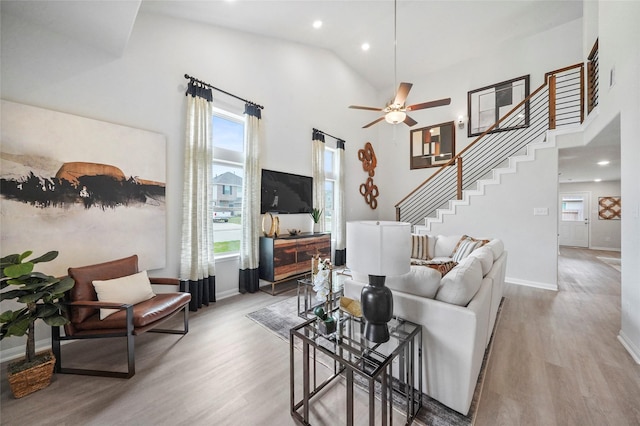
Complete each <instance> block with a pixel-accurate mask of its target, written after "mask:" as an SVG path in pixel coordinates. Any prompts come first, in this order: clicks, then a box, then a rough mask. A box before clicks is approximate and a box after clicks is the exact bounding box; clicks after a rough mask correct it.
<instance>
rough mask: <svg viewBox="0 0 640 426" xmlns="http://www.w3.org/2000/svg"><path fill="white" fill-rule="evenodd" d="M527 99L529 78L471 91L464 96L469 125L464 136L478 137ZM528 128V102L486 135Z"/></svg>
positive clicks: (519, 78) (515, 79)
mask: <svg viewBox="0 0 640 426" xmlns="http://www.w3.org/2000/svg"><path fill="white" fill-rule="evenodd" d="M528 96H529V76H528V75H525V76H522V77H518V78H514V79H512V80H507V81H503V82H501V83H497V84H492V85H490V86H486V87H481V88H479V89H476V90H472V91H470V92H468V94H467V114H468V116H469V124H468V126H467V135H468V136H469V137H472V136H479V135H481V134H482V133H484V132H485V131H486V130H487V129H489V128H490V127H491V126H493V125H494V124H495V123H496V122H498V120H500V118H502V117H504V115H505V114H507V113H508V112H509V111H511V110H512V109H514V108H515V107H516V106H518V105H519V104H520V103H522V101H524V100H525V99H526V98H527V97H528ZM528 126H529V102H528V101H527V102H525V103H524V104H522V105H520V106H519V107H518V110H517V111H514V114H512V116H511V117H509V118H508V119H506V120H505V121H504V122H502V123H498V124H497V125H496V126H495V127H494V128H493V129H492V130H491V131H490V132H489V133H495V132H504V131H507V130H514V129H521V128H524V127H528Z"/></svg>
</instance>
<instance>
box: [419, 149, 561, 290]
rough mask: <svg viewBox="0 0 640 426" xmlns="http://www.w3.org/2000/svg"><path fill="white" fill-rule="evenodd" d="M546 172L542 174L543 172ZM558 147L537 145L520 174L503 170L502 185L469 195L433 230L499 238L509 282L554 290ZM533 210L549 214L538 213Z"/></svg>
mask: <svg viewBox="0 0 640 426" xmlns="http://www.w3.org/2000/svg"><path fill="white" fill-rule="evenodd" d="M541 170H544V173H540V171H541ZM557 176H558V151H557V150H556V149H555V148H548V149H539V150H537V151H536V152H535V161H526V162H521V163H518V165H517V173H513V174H504V175H502V176H501V178H500V184H499V185H488V186H486V187H485V194H484V196H474V197H471V204H470V205H469V206H461V207H457V208H456V214H455V215H447V216H445V218H444V221H443V223H434V224H432V225H431V231H430V233H431V234H435V235H438V234H441V235H461V234H467V235H469V236H472V237H474V238H500V239H501V240H502V241H503V242H504V246H505V250H507V251H508V252H509V258H508V261H507V270H506V280H507V281H508V282H510V283H515V284H522V285H528V286H533V287H540V288H545V289H551V290H555V289H557V287H558V262H557V252H558V240H557V223H558V212H557V210H558V208H557V205H558V201H557V195H556V194H557V187H558V182H557ZM535 208H545V209H547V211H548V213H549V214H548V215H542V216H534V214H533V211H534V209H535Z"/></svg>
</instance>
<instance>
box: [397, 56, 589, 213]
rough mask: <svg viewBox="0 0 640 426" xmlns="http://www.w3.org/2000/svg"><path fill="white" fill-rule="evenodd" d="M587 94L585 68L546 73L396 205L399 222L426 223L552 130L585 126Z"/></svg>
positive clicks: (573, 67)
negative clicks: (522, 96)
mask: <svg viewBox="0 0 640 426" xmlns="http://www.w3.org/2000/svg"><path fill="white" fill-rule="evenodd" d="M582 93H583V64H576V65H572V66H570V67H566V68H562V69H560V70H557V71H552V72H550V73H547V75H546V78H545V82H544V84H542V85H541V86H540V87H539V88H537V89H536V90H535V91H534V92H533V93H532V94H531V95H529V96H528V97H527V98H526V99H524V100H523V101H522V102H520V103H519V104H518V105H516V106H515V107H514V108H513V109H512V110H511V111H509V112H508V113H507V114H506V115H504V116H503V117H502V118H501V119H500V120H498V121H497V122H496V123H494V124H493V125H492V126H491V127H489V128H488V129H487V130H486V131H485V132H484V133H483V134H481V135H480V136H478V137H477V138H476V139H475V140H474V141H473V142H471V143H470V144H469V145H468V146H467V147H465V148H464V149H463V150H462V151H461V152H460V153H458V154H457V155H456V156H455V157H453V158H452V159H451V160H450V161H449V162H448V163H447V164H445V165H444V166H442V167H441V168H440V169H438V170H437V171H436V172H435V173H434V174H433V175H431V177H429V178H428V179H427V180H425V181H424V182H423V183H422V184H421V185H420V186H418V187H417V188H416V189H414V190H413V191H412V192H411V193H409V195H407V196H406V197H405V198H403V199H402V200H401V201H400V202H399V203H398V204H396V206H395V207H396V220H399V221H402V222H409V223H411V224H412V225H420V224H424V223H425V218H427V217H434V216H435V214H436V211H437V210H438V209H441V208H445V207H447V206H448V204H449V201H450V200H455V199H458V200H460V199H462V191H463V190H468V189H472V188H474V187H475V185H476V182H477V181H478V180H479V179H482V178H484V177H485V176H487V175H488V174H489V173H491V171H492V170H493V169H494V168H496V167H499V166H500V165H501V164H503V163H505V162H507V161H508V159H509V157H512V156H514V155H521V154H524V153H526V149H527V145H529V144H531V143H533V142H543V141H544V137H545V134H546V131H547V130H548V129H555V128H557V127H560V126H567V125H572V124H580V123H581V122H582V121H583V113H582V110H583V107H582V105H583V104H584V102H583V95H582ZM514 128H515V129H514ZM498 129H514V130H509V131H500V130H498Z"/></svg>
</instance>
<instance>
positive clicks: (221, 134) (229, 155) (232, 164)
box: [212, 108, 245, 254]
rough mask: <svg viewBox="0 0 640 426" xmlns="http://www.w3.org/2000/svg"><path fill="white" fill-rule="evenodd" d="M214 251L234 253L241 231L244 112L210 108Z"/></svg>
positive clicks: (237, 249)
mask: <svg viewBox="0 0 640 426" xmlns="http://www.w3.org/2000/svg"><path fill="white" fill-rule="evenodd" d="M212 120H213V121H212V134H213V157H214V161H213V175H214V178H213V182H212V185H214V208H213V210H214V217H213V218H212V220H213V221H214V229H213V234H214V236H213V238H214V252H215V253H216V254H230V253H238V252H239V251H240V238H241V234H242V227H241V224H242V176H243V159H244V124H245V120H244V116H242V115H238V114H233V113H230V112H228V111H224V110H221V109H219V108H214V114H213V118H212Z"/></svg>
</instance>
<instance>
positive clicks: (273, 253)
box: [260, 233, 331, 295]
mask: <svg viewBox="0 0 640 426" xmlns="http://www.w3.org/2000/svg"><path fill="white" fill-rule="evenodd" d="M316 254H319V255H320V258H322V259H325V258H327V257H329V258H330V257H331V234H329V233H315V234H314V233H304V234H298V235H294V236H288V235H287V236H279V237H260V279H263V280H265V281H269V282H271V294H272V295H273V294H275V286H276V284H279V283H281V282H285V281H289V280H291V279H293V278H295V277H297V276H302V275H305V274H307V273H309V272H310V271H311V258H312V257H313V256H315V255H316Z"/></svg>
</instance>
